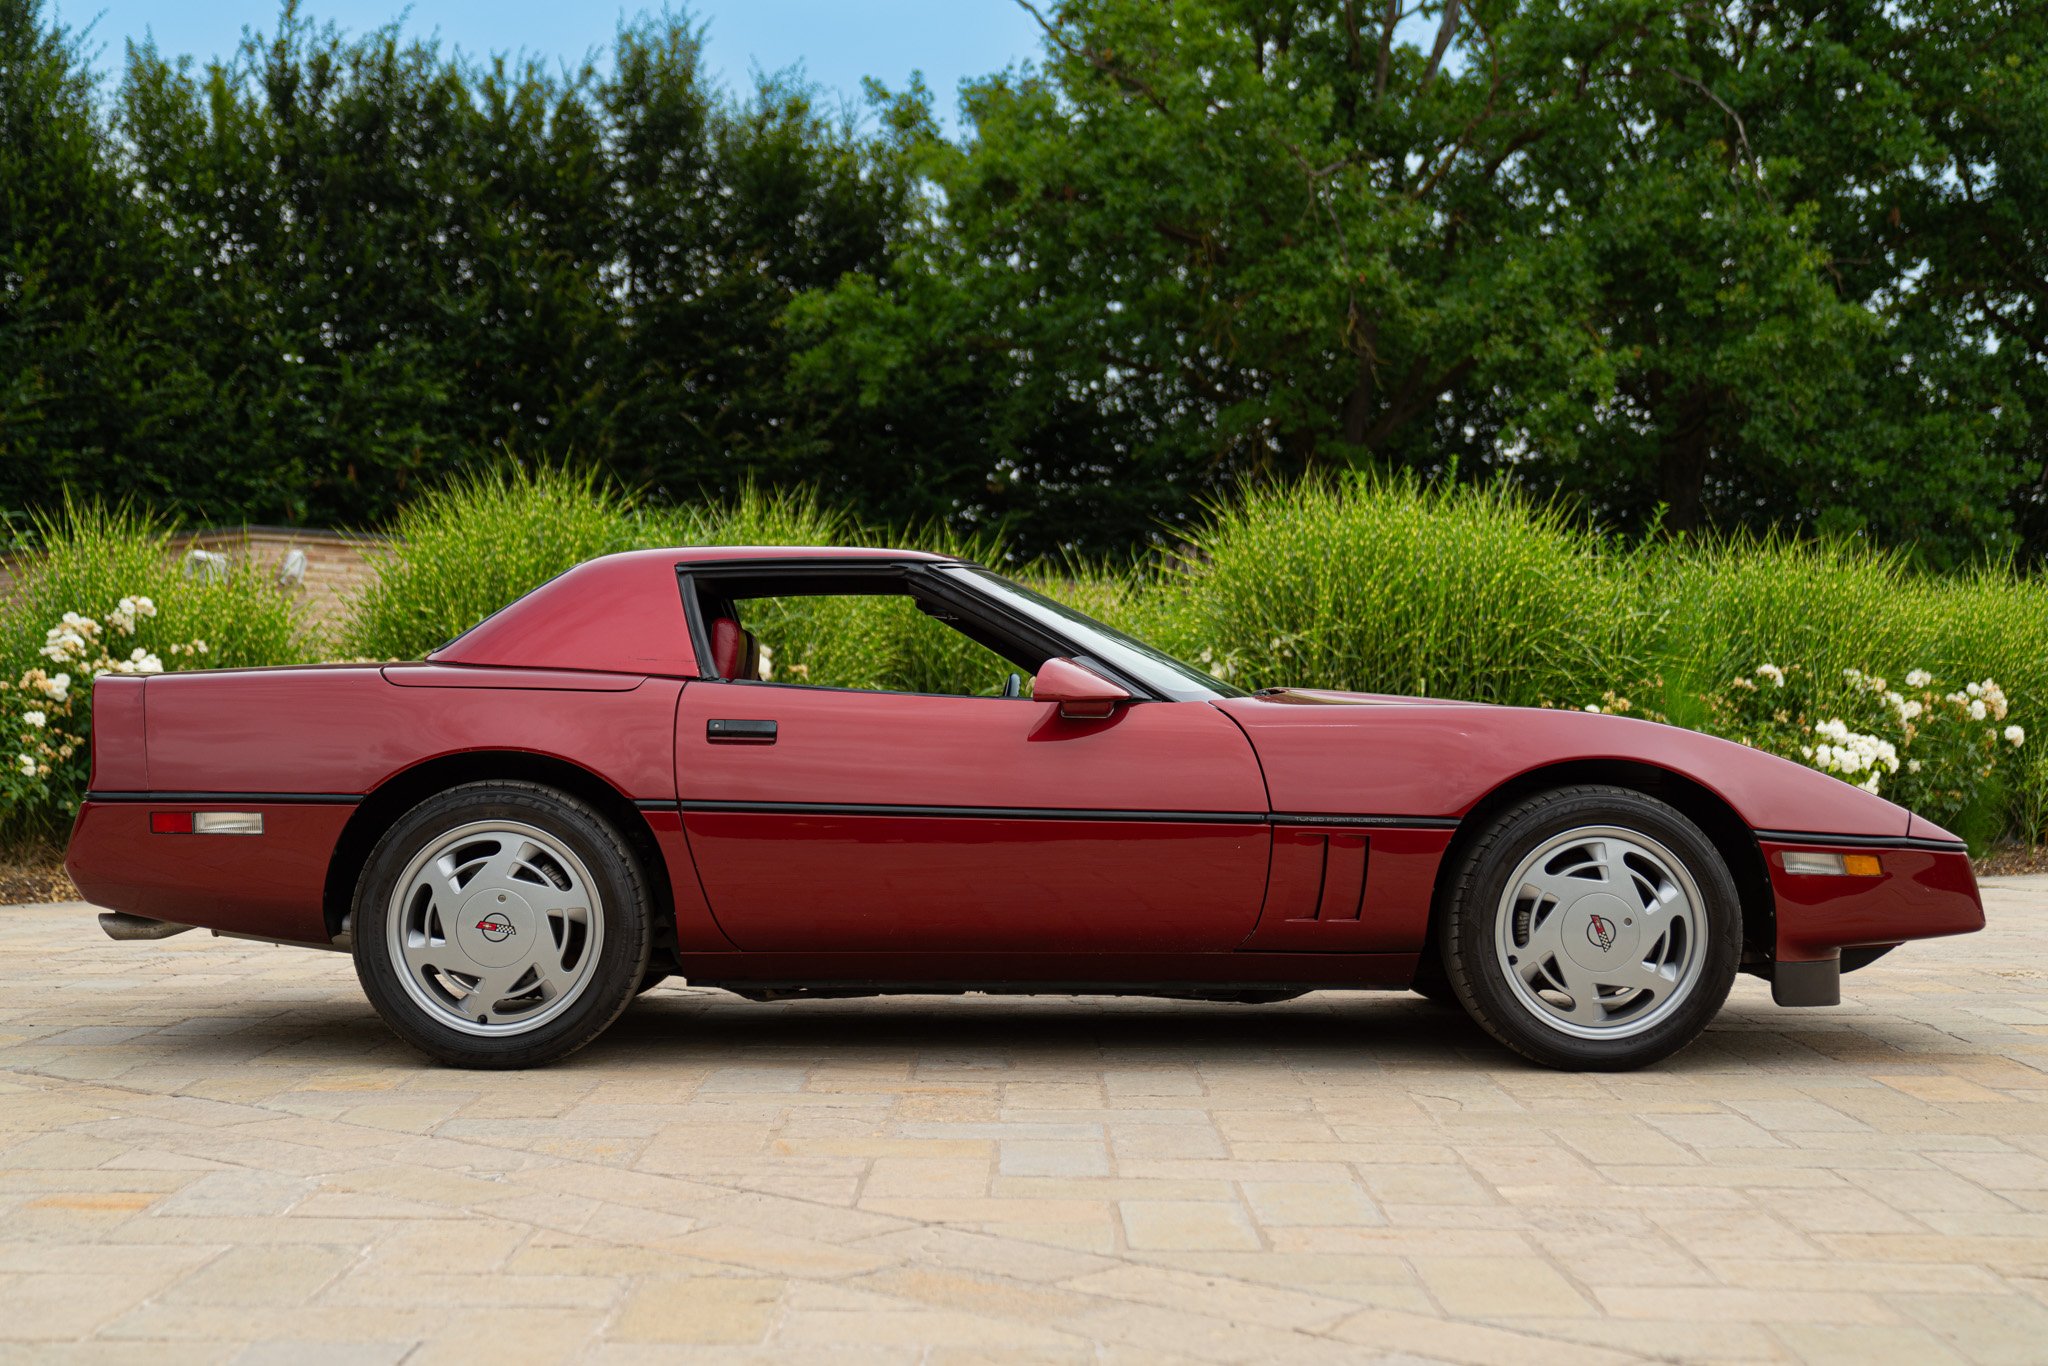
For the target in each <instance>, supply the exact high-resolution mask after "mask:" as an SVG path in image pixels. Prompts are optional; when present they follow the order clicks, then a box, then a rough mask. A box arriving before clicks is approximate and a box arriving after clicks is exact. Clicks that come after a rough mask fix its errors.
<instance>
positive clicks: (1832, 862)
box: [1780, 853, 1884, 877]
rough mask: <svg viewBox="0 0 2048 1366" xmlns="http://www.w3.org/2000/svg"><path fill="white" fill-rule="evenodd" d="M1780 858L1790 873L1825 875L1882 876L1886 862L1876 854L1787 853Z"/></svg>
mask: <svg viewBox="0 0 2048 1366" xmlns="http://www.w3.org/2000/svg"><path fill="white" fill-rule="evenodd" d="M1780 860H1781V862H1783V864H1784V866H1785V871H1786V872H1788V873H1811V874H1818V875H1820V876H1823V877H1882V876H1883V875H1884V864H1883V863H1882V862H1881V861H1880V860H1879V859H1878V857H1877V855H1875V854H1817V853H1786V854H1783V855H1780Z"/></svg>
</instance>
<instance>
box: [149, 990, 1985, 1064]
mask: <svg viewBox="0 0 2048 1366" xmlns="http://www.w3.org/2000/svg"><path fill="white" fill-rule="evenodd" d="M248 1004H249V1005H250V1006H252V1007H254V1010H253V1011H252V1013H251V1014H250V1015H248V1016H239V1017H238V1016H211V1017H206V1018H205V1019H204V1022H203V1024H202V1022H201V1021H200V1020H196V1019H195V1020H193V1021H188V1022H186V1023H185V1024H184V1025H182V1026H174V1027H173V1028H172V1029H171V1030H168V1031H164V1030H157V1031H148V1032H144V1033H142V1034H141V1035H140V1036H139V1037H131V1038H129V1039H127V1040H126V1041H125V1042H119V1043H111V1044H110V1046H111V1047H112V1048H113V1049H115V1050H119V1049H122V1048H146V1049H148V1050H149V1051H150V1052H152V1053H155V1054H157V1055H158V1057H159V1058H160V1059H161V1058H163V1057H165V1056H175V1058H176V1059H177V1060H178V1062H180V1063H181V1064H185V1065H192V1066H208V1065H213V1066H219V1065H232V1064H237V1063H243V1062H249V1061H253V1060H255V1059H258V1058H260V1059H262V1060H263V1062H264V1063H265V1064H280V1063H288V1064H296V1065H301V1066H305V1065H311V1066H319V1065H322V1064H324V1063H328V1062H332V1063H333V1064H334V1065H336V1066H348V1067H353V1068H362V1067H384V1066H391V1067H397V1068H401V1069H407V1068H412V1067H420V1068H431V1067H432V1066H433V1064H431V1063H429V1062H428V1061H427V1060H426V1059H424V1058H423V1057H421V1056H420V1055H419V1054H417V1053H415V1052H413V1051H412V1050H411V1049H410V1048H408V1047H406V1046H405V1045H404V1044H402V1043H401V1042H400V1041H399V1040H398V1039H397V1038H396V1037H394V1036H393V1035H392V1034H390V1033H389V1032H388V1031H387V1030H386V1029H385V1027H384V1026H383V1025H382V1023H381V1022H379V1021H378V1019H377V1017H376V1015H375V1014H374V1013H373V1012H372V1011H371V1010H370V1008H369V1005H368V1003H367V1002H362V1001H360V1000H356V999H350V998H349V997H348V996H344V995H341V994H338V993H337V994H335V995H332V996H325V995H324V994H323V995H322V996H320V997H318V998H316V999H310V1000H309V999H301V1000H298V1001H295V1002H294V1003H293V1006H292V1008H291V1009H290V1010H288V1011H281V1012H277V1013H274V1014H273V1013H269V1012H265V1011H264V1010H263V1007H262V1003H261V1002H260V1001H251V1002H249V1003H248ZM1824 1014H1826V1013H1825V1012H1812V1013H1808V1014H1804V1015H1801V1014H1797V1013H1793V1012H1785V1011H1780V1010H1777V1009H1775V1008H1774V1007H1772V1006H1770V1005H1769V1004H1768V1002H1767V1000H1743V999H1741V998H1740V997H1738V998H1736V999H1733V1000H1731V1001H1730V1002H1729V1004H1728V1006H1727V1007H1726V1008H1725V1009H1724V1010H1723V1012H1722V1013H1721V1015H1720V1016H1719V1017H1718V1018H1717V1020H1716V1021H1715V1023H1714V1024H1713V1025H1711V1026H1710V1027H1709V1028H1708V1031H1707V1033H1706V1034H1705V1035H1703V1036H1702V1037H1701V1039H1700V1040H1699V1041H1698V1042H1697V1043H1695V1044H1693V1045H1692V1046H1691V1047H1689V1048H1687V1049H1686V1050H1685V1051H1684V1052H1682V1053H1680V1054H1678V1055H1677V1056H1675V1057H1673V1058H1670V1059H1667V1060H1666V1061H1664V1062H1662V1063H1659V1064H1657V1065H1656V1068H1655V1070H1656V1071H1659V1072H1672V1073H1684V1072H1696V1071H1725V1070H1728V1069H1730V1068H1756V1067H1766V1068H1770V1067H1777V1068H1784V1067H1793V1068H1801V1069H1820V1070H1833V1069H1845V1070H1846V1069H1855V1068H1863V1067H1871V1066H1877V1065H1880V1064H1911V1063H1916V1062H1929V1061H1934V1060H1936V1059H1937V1057H1938V1056H1940V1055H1949V1056H1953V1055H1954V1054H1955V1053H1956V1052H1958V1051H1959V1049H1962V1051H1967V1049H1966V1048H1964V1047H1963V1046H1962V1045H1960V1043H1959V1041H1958V1040H1957V1039H1955V1038H1954V1037H1952V1036H1950V1035H1947V1034H1943V1033H1941V1032H1940V1031H1938V1030H1935V1029H1932V1028H1930V1027H1928V1026H1927V1025H1925V1024H1923V1023H1921V1022H1918V1021H1915V1020H1912V1019H1907V1018H1903V1017H1897V1016H1891V1015H1886V1014H1883V1013H1876V1012H1858V1013H1857V1014H1855V1015H1854V1016H1853V1017H1849V1016H1842V1017H1837V1018H1835V1019H1832V1020H1829V1019H1825V1018H1822V1016H1823V1015H1824ZM195 1026H196V1027H195ZM835 1060H845V1061H858V1062H861V1063H863V1064H869V1065H872V1064H876V1063H901V1062H908V1063H911V1064H913V1065H916V1066H930V1067H945V1068H968V1069H972V1068H987V1069H990V1070H991V1071H997V1070H1001V1069H1005V1068H1008V1067H1011V1066H1015V1065H1017V1064H1020V1063H1024V1064H1029V1065H1032V1066H1048V1065H1050V1066H1059V1065H1062V1064H1071V1065H1072V1066H1074V1067H1076V1068H1084V1067H1085V1068H1089V1069H1096V1068H1102V1067H1115V1066H1161V1065H1177V1066H1196V1067H1199V1066H1202V1065H1204V1064H1226V1063H1244V1062H1258V1063H1264V1064H1268V1065H1277V1066H1286V1067H1301V1068H1309V1069H1317V1068H1330V1069H1333V1070H1336V1069H1351V1068H1358V1067H1378V1068H1384V1069H1390V1070H1401V1069H1429V1068H1445V1069H1452V1070H1456V1069H1467V1068H1476V1069H1480V1070H1486V1069H1494V1068H1502V1067H1506V1068H1513V1069H1517V1070H1519V1069H1521V1068H1525V1067H1526V1068H1531V1069H1533V1068H1534V1067H1535V1065H1534V1064H1531V1063H1525V1062H1523V1061H1522V1060H1521V1059H1519V1058H1517V1057H1516V1056H1515V1055H1514V1054H1512V1053H1510V1052H1509V1051H1508V1050H1507V1049H1505V1048H1503V1047H1501V1046H1500V1045H1499V1044H1496V1043H1495V1042H1494V1041H1493V1040H1492V1039H1491V1038H1489V1037H1488V1036H1487V1035H1486V1033H1485V1032H1484V1031H1482V1030H1481V1029H1479V1028H1478V1026H1476V1025H1474V1024H1473V1023H1472V1022H1471V1021H1470V1020H1469V1019H1467V1018H1466V1017H1465V1015H1464V1014H1463V1013H1462V1012H1461V1011H1458V1010H1455V1009H1451V1008H1449V1007H1445V1006H1441V1005H1436V1004H1434V1003H1431V1002H1429V1001H1425V1000H1423V999H1422V998H1420V997H1417V996H1413V995H1410V994H1408V993H1406V992H1320V993H1315V994H1312V995H1310V996H1307V997H1303V998H1300V999H1298V1000H1292V1001H1282V1002H1274V1003H1260V1004H1240V1003H1235V1002H1213V1001H1165V1000H1155V999H1149V998H1142V997H1107V996H983V995H967V996H944V995H931V996H915V995H912V996H889V997H877V998H855V999H844V1000H799V1001H783V1002H753V1001H746V1000H743V999H741V998H739V997H736V996H728V995H726V994H725V993H723V992H716V991H708V990H701V989H677V988H675V987H673V986H669V987H662V988H659V989H657V990H655V991H653V992H651V993H649V994H648V995H646V996H644V997H642V998H641V999H639V1000H638V1001H636V1002H635V1003H634V1004H633V1005H632V1007H631V1008H629V1009H628V1010H627V1011H626V1013H625V1014H624V1015H623V1016H622V1017H620V1019H619V1020H618V1022H617V1023H615V1024H614V1025H613V1026H612V1027H611V1029H609V1030H608V1031H607V1032H606V1033H605V1034H604V1035H603V1036H602V1037H600V1038H599V1039H598V1040H597V1041H596V1042H594V1043H592V1044H591V1045H590V1046H589V1047H587V1048H585V1049H583V1050H582V1051H581V1052H579V1053H577V1054H575V1055H574V1056H572V1057H570V1058H569V1059H567V1060H565V1061H564V1062H561V1063H558V1064H555V1066H556V1067H557V1068H567V1069H574V1070H583V1069H605V1068H618V1067H626V1068H630V1069H632V1070H635V1071H641V1070H643V1069H654V1068H660V1067H663V1066H686V1067H703V1066H706V1065H710V1066H776V1065H782V1064H788V1063H792V1062H801V1063H804V1064H806V1065H808V1064H815V1063H829V1062H832V1061H835Z"/></svg>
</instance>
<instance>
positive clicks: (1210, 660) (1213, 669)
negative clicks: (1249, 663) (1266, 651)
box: [1195, 641, 1280, 682]
mask: <svg viewBox="0 0 2048 1366" xmlns="http://www.w3.org/2000/svg"><path fill="white" fill-rule="evenodd" d="M1273 643H1274V644H1275V645H1276V646H1277V645H1278V644H1279V643H1280V642H1279V641H1274V642H1273ZM1195 658H1196V659H1197V660H1198V661H1199V662H1201V663H1202V664H1204V665H1206V666H1207V667H1208V670H1209V676H1210V677H1211V678H1216V679H1221V680H1223V681H1225V682H1228V681H1229V680H1230V678H1231V677H1232V676H1233V675H1234V674H1236V673H1237V656H1236V655H1229V654H1226V655H1218V654H1217V653H1216V651H1215V650H1213V649H1209V648H1207V647H1204V649H1203V650H1202V653H1200V654H1198V655H1196V656H1195Z"/></svg>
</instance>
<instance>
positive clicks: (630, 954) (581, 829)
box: [354, 781, 652, 1068]
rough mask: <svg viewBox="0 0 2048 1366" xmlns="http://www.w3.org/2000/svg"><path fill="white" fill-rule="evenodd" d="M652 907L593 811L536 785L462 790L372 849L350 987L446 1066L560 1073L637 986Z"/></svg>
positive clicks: (418, 812) (420, 811)
mask: <svg viewBox="0 0 2048 1366" xmlns="http://www.w3.org/2000/svg"><path fill="white" fill-rule="evenodd" d="M650 900H651V899H650V897H649V896H648V893H647V888H646V882H645V879H644V877H643V876H642V874H641V871H640V866H639V864H638V862H637V861H636V860H635V859H634V857H633V855H632V853H631V851H630V850H629V849H628V848H627V847H626V844H625V841H624V840H623V839H622V838H621V837H620V836H619V833H618V832H617V831H616V830H615V829H614V828H613V827H612V825H611V823H610V822H609V821H607V820H606V819H605V818H604V816H603V815H602V814H601V813H599V812H598V811H597V810H596V809H595V808H593V807H591V806H590V805H588V804H587V803H585V802H582V801H579V800H577V799H576V798H574V797H572V796H570V795H568V794H567V793H564V792H559V791H556V790H554V789H552V788H548V787H543V786H541V785H539V784H536V783H523V782H509V781H505V782H482V783H465V784H463V785H462V786H460V787H455V788H451V789H449V790H448V791H446V792H443V793H440V794H439V795H437V796H434V797H430V798H428V799H427V800H426V801H424V802H421V803H420V804H419V805H418V806H416V807H414V808H413V809H412V810H411V811H408V812H407V813H406V814H405V815H404V816H401V817H400V818H399V820H398V822H397V823H396V824H395V825H393V826H392V827H391V829H390V830H388V831H386V832H385V834H384V837H383V838H382V839H380V840H379V841H378V842H377V845H376V847H375V848H374V849H373V850H371V853H370V857H369V859H368V861H367V862H366V864H365V865H364V869H363V874H362V877H361V879H360V880H359V881H358V883H357V886H356V898H355V908H354V917H355V919H354V923H355V924H356V926H358V929H357V931H356V934H355V962H356V975H357V977H358V978H359V979H360V980H361V981H362V984H363V990H364V992H365V993H367V994H368V996H369V998H370V1003H371V1004H372V1005H373V1006H375V1007H376V1010H377V1013H378V1014H379V1015H381V1016H382V1017H383V1019H384V1022H385V1023H386V1024H388V1025H390V1026H391V1028H392V1030H393V1031H394V1032H396V1033H397V1034H398V1035H399V1036H400V1037H401V1038H403V1039H405V1040H406V1041H407V1042H408V1043H411V1044H412V1045H413V1046H414V1047H416V1048H419V1049H420V1050H421V1051H422V1052H425V1053H427V1054H429V1055H431V1056H432V1057H434V1058H436V1059H438V1060H440V1061H441V1062H444V1063H450V1064H453V1065H455V1066H458V1067H477V1068H513V1067H530V1066H535V1065H538V1064H542V1063H549V1062H554V1061H556V1060H557V1059H560V1058H563V1057H566V1056H568V1055H569V1054H570V1053H573V1052H575V1051H576V1050H577V1049H579V1048H581V1047H582V1046H583V1045H584V1044H586V1043H589V1042H590V1041H591V1040H592V1039H594V1038H596V1037H597V1036H598V1035H599V1034H601V1033H602V1032H604V1030H605V1029H606V1028H608V1027H609V1026H610V1025H611V1023H612V1022H613V1021H614V1020H616V1019H617V1018H618V1017H619V1013H620V1012H621V1011H623V1010H624V1009H625V1008H626V1005H627V1003H628V1002H630V1001H631V1000H632V999H633V996H634V994H635V992H636V991H637V990H638V989H639V988H640V984H641V981H642V978H643V976H644V975H645V974H646V972H647V967H648V956H649V952H650V948H651V944H652V935H651V933H650V916H649V912H650Z"/></svg>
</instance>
